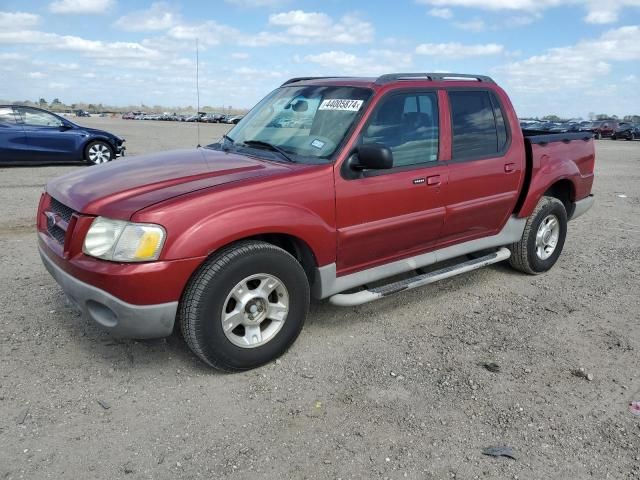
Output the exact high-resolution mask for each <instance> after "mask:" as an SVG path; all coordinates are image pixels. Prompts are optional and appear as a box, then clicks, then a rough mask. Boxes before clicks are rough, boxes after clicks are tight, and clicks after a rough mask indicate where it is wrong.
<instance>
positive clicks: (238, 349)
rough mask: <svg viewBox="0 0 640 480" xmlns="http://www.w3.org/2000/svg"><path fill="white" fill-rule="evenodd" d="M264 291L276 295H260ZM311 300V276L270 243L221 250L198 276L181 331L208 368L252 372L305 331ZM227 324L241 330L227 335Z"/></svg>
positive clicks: (182, 311) (185, 299) (182, 310)
mask: <svg viewBox="0 0 640 480" xmlns="http://www.w3.org/2000/svg"><path fill="white" fill-rule="evenodd" d="M269 279H270V280H269ZM274 282H275V283H278V282H279V286H276V287H273V285H274V284H275V283H274ZM262 288H265V290H266V291H267V292H268V291H270V290H271V289H272V288H273V290H272V291H271V293H267V294H265V295H260V294H261V293H264V292H263V291H262V290H261V289H262ZM309 296H310V294H309V282H308V280H307V276H306V274H305V272H304V269H303V268H302V265H300V263H299V262H298V261H297V260H296V259H295V258H294V257H293V256H291V255H290V254H289V253H287V252H286V251H284V250H282V249H281V248H278V247H276V246H274V245H272V244H270V243H266V242H259V241H243V242H239V243H236V244H234V245H231V246H229V247H226V248H224V249H222V250H221V251H220V252H218V253H217V254H215V255H214V256H212V257H211V258H209V260H207V261H206V262H205V263H204V264H203V265H202V267H200V269H199V270H198V271H197V272H196V273H195V274H194V276H193V277H192V279H191V280H190V281H189V283H188V285H187V287H186V289H185V292H184V294H183V296H182V299H181V301H180V307H179V310H178V316H179V323H180V328H181V330H182V335H183V337H184V339H185V341H186V342H187V345H189V348H191V350H192V351H193V353H195V354H196V355H197V356H198V357H199V358H200V359H202V360H203V361H204V362H205V363H206V364H208V365H210V366H212V367H214V368H217V369H219V370H225V371H230V372H237V371H243V370H249V369H252V368H256V367H259V366H260V365H264V364H265V363H267V362H270V361H272V360H274V359H276V358H277V357H279V356H280V355H282V354H283V353H284V352H285V351H286V350H287V349H288V348H289V347H290V346H291V344H292V343H293V342H294V341H295V339H296V338H297V337H298V335H299V334H300V331H301V330H302V326H303V325H304V321H305V319H306V316H307V313H308V311H309ZM236 298H241V299H243V300H242V301H241V300H236ZM284 305H286V306H287V307H288V308H287V310H286V311H284V307H283V306H284ZM253 315H256V317H253ZM228 318H229V319H230V320H229V323H227V324H226V325H233V324H237V326H235V327H234V328H228V327H227V328H226V330H227V332H226V333H225V328H223V322H226V321H227V320H226V319H228ZM256 327H257V330H256Z"/></svg>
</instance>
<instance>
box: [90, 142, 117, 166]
mask: <svg viewBox="0 0 640 480" xmlns="http://www.w3.org/2000/svg"><path fill="white" fill-rule="evenodd" d="M114 157H115V155H114V153H113V149H112V148H111V145H109V144H108V143H107V142H103V141H102V140H96V141H95V142H91V143H89V145H87V146H86V148H85V149H84V158H85V160H86V161H87V162H89V163H91V164H92V165H100V164H101V163H107V162H110V161H111V160H113V158H114Z"/></svg>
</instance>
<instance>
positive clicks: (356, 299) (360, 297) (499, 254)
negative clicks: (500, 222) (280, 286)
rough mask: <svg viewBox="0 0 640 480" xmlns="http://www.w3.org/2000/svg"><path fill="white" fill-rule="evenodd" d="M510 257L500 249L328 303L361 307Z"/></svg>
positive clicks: (334, 299)
mask: <svg viewBox="0 0 640 480" xmlns="http://www.w3.org/2000/svg"><path fill="white" fill-rule="evenodd" d="M510 256H511V252H510V251H509V249H508V248H504V247H502V248H501V249H499V250H498V251H496V252H493V253H490V254H488V255H484V256H482V257H478V258H474V259H471V260H467V261H466V262H462V263H459V264H457V265H452V266H450V267H445V268H442V269H440V270H435V271H433V272H429V273H425V274H422V275H418V276H415V277H411V278H407V279H405V280H400V281H398V282H394V283H389V284H387V285H382V286H380V287H375V288H370V289H367V290H362V291H360V292H355V293H338V294H336V295H333V296H332V297H330V298H329V302H331V303H332V304H333V305H337V306H339V307H353V306H355V305H362V304H363V303H367V302H372V301H374V300H378V299H380V298H383V297H386V296H389V295H392V294H394V293H398V292H402V291H403V290H411V289H412V288H417V287H422V286H423V285H428V284H429V283H434V282H437V281H438V280H444V279H445V278H449V277H454V276H456V275H460V274H461V273H466V272H471V271H473V270H477V269H479V268H482V267H486V266H487V265H491V264H493V263H498V262H502V261H504V260H506V259H508V258H509V257H510Z"/></svg>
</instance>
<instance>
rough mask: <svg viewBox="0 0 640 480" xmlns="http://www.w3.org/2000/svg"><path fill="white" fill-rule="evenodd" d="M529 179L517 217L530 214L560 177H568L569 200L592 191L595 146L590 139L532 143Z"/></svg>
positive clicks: (563, 178) (585, 195) (561, 178)
mask: <svg viewBox="0 0 640 480" xmlns="http://www.w3.org/2000/svg"><path fill="white" fill-rule="evenodd" d="M531 164H532V171H531V182H530V185H529V190H528V193H527V196H526V198H525V201H524V203H523V204H522V207H521V208H520V211H519V212H518V217H520V218H524V217H528V216H529V215H531V213H532V212H533V210H534V209H535V207H536V205H537V204H538V202H539V201H540V199H541V198H542V196H543V195H544V193H545V192H546V191H547V190H549V188H550V187H551V186H552V185H553V184H554V183H556V182H558V181H560V180H565V179H566V180H569V181H570V182H571V185H572V191H571V194H570V199H571V201H572V202H575V201H577V200H580V199H583V198H585V197H587V196H588V195H589V194H590V193H591V187H592V186H593V170H594V167H595V149H594V144H593V139H591V138H589V139H588V140H572V141H570V142H552V143H548V144H539V143H538V144H537V143H533V144H531Z"/></svg>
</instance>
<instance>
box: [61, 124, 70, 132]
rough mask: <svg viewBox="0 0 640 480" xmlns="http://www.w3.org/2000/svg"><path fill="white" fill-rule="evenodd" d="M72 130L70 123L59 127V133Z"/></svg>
mask: <svg viewBox="0 0 640 480" xmlns="http://www.w3.org/2000/svg"><path fill="white" fill-rule="evenodd" d="M72 128H73V126H72V125H71V124H70V123H67V122H62V125H60V131H61V132H65V131H67V130H71V129H72Z"/></svg>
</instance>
